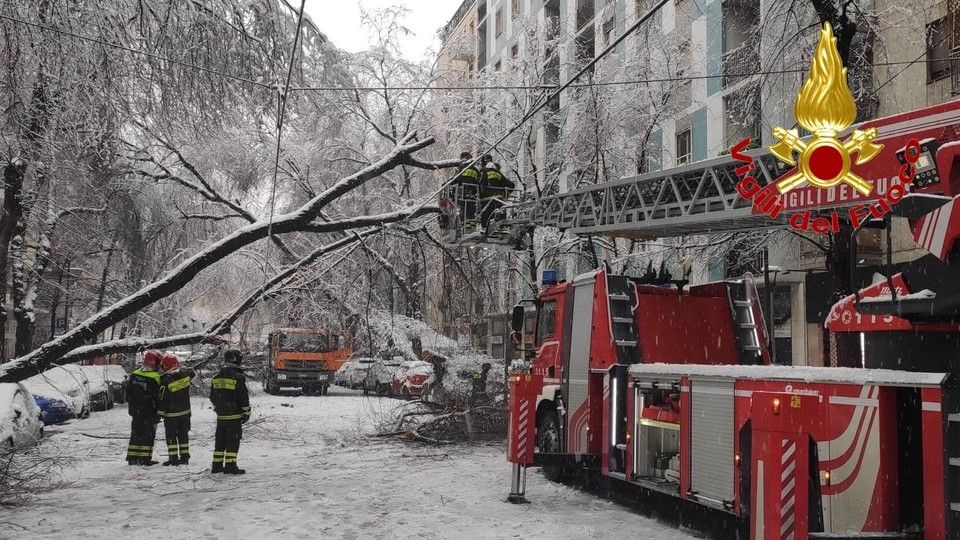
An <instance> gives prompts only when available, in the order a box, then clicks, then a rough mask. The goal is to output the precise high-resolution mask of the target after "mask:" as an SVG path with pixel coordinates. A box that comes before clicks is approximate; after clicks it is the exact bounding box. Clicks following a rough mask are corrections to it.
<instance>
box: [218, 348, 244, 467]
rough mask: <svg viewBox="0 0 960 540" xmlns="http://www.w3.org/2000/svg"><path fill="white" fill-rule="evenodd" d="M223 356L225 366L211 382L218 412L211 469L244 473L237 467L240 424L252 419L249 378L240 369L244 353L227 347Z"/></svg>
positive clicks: (240, 434) (240, 432)
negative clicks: (248, 388)
mask: <svg viewBox="0 0 960 540" xmlns="http://www.w3.org/2000/svg"><path fill="white" fill-rule="evenodd" d="M223 360H224V362H225V363H224V366H223V368H222V369H221V370H220V372H219V373H217V375H216V377H214V378H213V381H212V382H211V383H210V401H212V402H213V410H214V411H215V412H216V413H217V433H216V437H215V442H214V447H213V467H212V468H211V469H210V472H213V473H221V472H222V473H224V474H243V473H245V472H246V471H244V470H243V469H240V468H238V467H237V452H238V451H239V449H240V439H241V437H242V436H243V429H242V427H241V426H242V425H243V424H245V423H246V422H247V420H249V419H250V398H249V396H248V394H247V381H246V377H245V376H244V374H243V371H242V370H241V369H240V362H241V361H243V356H242V355H241V354H240V351H238V350H235V349H228V350H227V351H226V352H224V353H223Z"/></svg>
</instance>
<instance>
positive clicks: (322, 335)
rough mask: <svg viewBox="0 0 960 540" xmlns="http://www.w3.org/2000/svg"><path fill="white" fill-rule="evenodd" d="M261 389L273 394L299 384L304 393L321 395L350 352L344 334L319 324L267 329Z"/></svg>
mask: <svg viewBox="0 0 960 540" xmlns="http://www.w3.org/2000/svg"><path fill="white" fill-rule="evenodd" d="M267 354H268V355H269V356H268V362H267V365H266V366H265V368H264V374H263V389H264V391H265V392H266V393H268V394H277V393H279V392H280V390H281V389H284V388H301V389H302V390H303V392H304V393H305V394H313V395H324V394H326V393H327V389H328V388H329V387H330V383H331V382H332V381H333V374H334V373H335V372H336V371H337V370H338V369H340V366H342V365H343V364H344V362H346V361H347V359H348V358H350V356H351V355H352V354H353V346H352V344H351V343H350V340H348V339H347V338H346V337H345V336H342V335H339V334H336V333H333V332H329V331H328V330H326V329H323V328H280V329H277V330H274V331H273V332H271V333H270V345H269V349H268V351H267Z"/></svg>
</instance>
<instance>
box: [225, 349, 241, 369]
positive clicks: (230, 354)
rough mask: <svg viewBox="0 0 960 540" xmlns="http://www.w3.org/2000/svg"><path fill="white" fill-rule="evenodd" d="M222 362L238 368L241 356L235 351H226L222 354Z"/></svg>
mask: <svg viewBox="0 0 960 540" xmlns="http://www.w3.org/2000/svg"><path fill="white" fill-rule="evenodd" d="M223 360H224V361H225V362H230V363H231V364H236V365H238V366H239V365H240V362H243V355H242V354H240V351H238V350H236V349H227V350H226V351H224V352H223Z"/></svg>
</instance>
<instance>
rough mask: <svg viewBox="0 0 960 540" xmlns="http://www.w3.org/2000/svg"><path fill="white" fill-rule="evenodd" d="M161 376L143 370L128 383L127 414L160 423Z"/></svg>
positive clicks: (137, 372) (134, 374) (135, 373)
mask: <svg viewBox="0 0 960 540" xmlns="http://www.w3.org/2000/svg"><path fill="white" fill-rule="evenodd" d="M159 398H160V374H159V373H157V372H156V371H149V370H145V369H143V368H140V369H137V370H136V371H134V372H133V373H132V374H131V375H130V379H129V380H128V381H127V412H129V413H130V416H133V417H137V418H149V419H152V420H154V421H155V422H158V421H159V420H160V418H159V416H158V410H159V408H160V407H159V405H160V401H159Z"/></svg>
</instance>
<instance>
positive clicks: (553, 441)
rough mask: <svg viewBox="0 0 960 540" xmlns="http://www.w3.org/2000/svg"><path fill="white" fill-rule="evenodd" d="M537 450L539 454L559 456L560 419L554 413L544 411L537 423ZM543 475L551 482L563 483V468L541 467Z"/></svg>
mask: <svg viewBox="0 0 960 540" xmlns="http://www.w3.org/2000/svg"><path fill="white" fill-rule="evenodd" d="M537 449H538V450H539V451H540V453H541V454H559V453H560V452H561V448H560V419H559V418H558V417H557V413H556V412H555V411H546V412H544V413H543V414H542V415H541V416H540V419H539V421H538V422H537ZM543 475H544V476H546V477H547V480H551V481H553V482H561V481H563V468H562V467H559V466H556V465H554V466H549V465H544V466H543Z"/></svg>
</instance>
